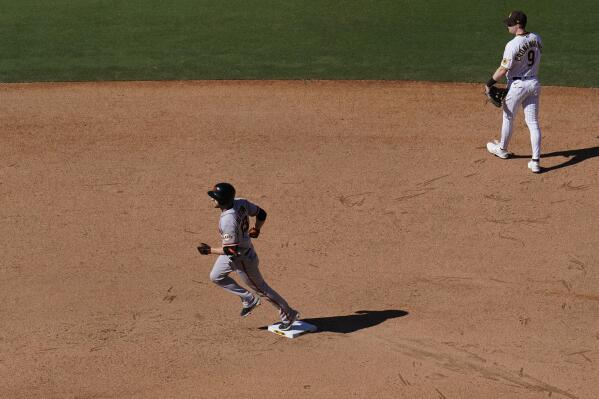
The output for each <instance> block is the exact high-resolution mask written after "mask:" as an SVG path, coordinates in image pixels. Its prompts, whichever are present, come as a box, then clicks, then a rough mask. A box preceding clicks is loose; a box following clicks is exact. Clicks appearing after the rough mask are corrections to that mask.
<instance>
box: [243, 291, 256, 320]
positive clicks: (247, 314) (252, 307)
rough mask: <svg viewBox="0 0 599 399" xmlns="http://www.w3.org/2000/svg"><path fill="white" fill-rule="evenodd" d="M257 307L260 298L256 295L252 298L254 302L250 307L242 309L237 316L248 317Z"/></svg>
mask: <svg viewBox="0 0 599 399" xmlns="http://www.w3.org/2000/svg"><path fill="white" fill-rule="evenodd" d="M258 305H260V297H259V296H258V295H256V297H255V298H254V302H252V303H250V306H248V307H243V308H242V309H241V313H240V314H239V315H240V316H241V317H246V316H249V315H250V314H251V313H252V311H253V310H254V309H256V307H257V306H258Z"/></svg>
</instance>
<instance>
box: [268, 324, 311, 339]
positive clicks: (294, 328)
mask: <svg viewBox="0 0 599 399" xmlns="http://www.w3.org/2000/svg"><path fill="white" fill-rule="evenodd" d="M316 330H317V328H316V326H315V325H313V324H310V323H306V322H305V321H301V320H298V321H294V322H293V324H292V325H291V328H290V329H289V330H287V331H281V330H279V323H277V324H271V325H270V326H268V331H270V332H271V333H275V334H277V335H280V336H282V337H287V338H297V337H299V336H300V335H302V334H305V333H308V332H314V331H316Z"/></svg>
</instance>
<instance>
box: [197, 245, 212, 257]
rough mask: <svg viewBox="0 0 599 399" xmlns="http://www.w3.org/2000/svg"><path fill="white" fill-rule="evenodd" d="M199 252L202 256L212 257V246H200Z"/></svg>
mask: <svg viewBox="0 0 599 399" xmlns="http://www.w3.org/2000/svg"><path fill="white" fill-rule="evenodd" d="M198 251H199V252H200V253H201V254H202V255H210V245H208V244H206V243H202V244H200V246H199V247H198Z"/></svg>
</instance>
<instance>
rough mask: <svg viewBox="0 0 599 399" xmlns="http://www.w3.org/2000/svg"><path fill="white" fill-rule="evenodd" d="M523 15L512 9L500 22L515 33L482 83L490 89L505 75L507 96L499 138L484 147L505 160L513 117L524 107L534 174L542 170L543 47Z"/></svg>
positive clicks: (531, 167) (507, 153) (512, 127)
mask: <svg viewBox="0 0 599 399" xmlns="http://www.w3.org/2000/svg"><path fill="white" fill-rule="evenodd" d="M526 20H527V18H526V14H524V13H523V12H522V11H513V12H511V13H510V15H509V16H508V18H507V19H505V20H504V21H503V22H504V23H505V25H506V26H507V29H508V31H509V32H510V33H511V34H512V35H515V37H514V38H513V39H512V40H510V41H509V42H508V43H507V45H506V46H505V51H504V52H503V59H502V61H501V65H500V66H499V68H497V70H496V71H495V73H494V74H493V76H492V77H491V79H489V81H488V82H487V84H486V85H485V93H487V94H488V93H489V88H490V87H491V86H493V85H494V84H495V83H497V81H498V80H500V79H502V78H503V77H507V89H508V92H507V96H506V97H505V100H504V102H503V125H502V127H501V140H499V141H497V140H495V141H493V142H490V143H487V150H488V151H489V152H490V153H491V154H493V155H496V156H498V157H499V158H503V159H506V158H508V157H509V155H510V153H509V152H508V151H507V149H508V146H509V143H510V138H511V136H512V131H513V129H514V116H515V115H516V112H517V110H518V107H519V106H520V105H522V107H523V108H524V118H525V120H526V125H527V126H528V129H529V130H530V142H531V147H532V159H531V160H530V162H528V168H529V169H530V170H531V171H533V172H534V173H539V172H541V166H540V163H539V160H540V157H541V128H540V127H539V122H538V115H539V95H540V94H541V84H540V83H539V79H538V74H539V64H540V62H541V50H542V48H543V46H542V43H541V37H540V36H539V35H537V34H536V33H532V32H528V31H526Z"/></svg>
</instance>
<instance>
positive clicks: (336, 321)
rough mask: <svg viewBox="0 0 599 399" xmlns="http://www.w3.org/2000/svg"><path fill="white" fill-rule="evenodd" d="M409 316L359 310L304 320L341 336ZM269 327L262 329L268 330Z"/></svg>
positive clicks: (399, 312) (322, 330)
mask: <svg viewBox="0 0 599 399" xmlns="http://www.w3.org/2000/svg"><path fill="white" fill-rule="evenodd" d="M406 315H408V312H406V311H404V310H358V311H357V312H356V313H355V314H351V315H347V316H331V317H317V318H312V319H302V321H305V322H306V323H310V324H314V325H315V326H316V327H318V330H317V331H316V332H314V333H312V334H316V333H319V332H334V333H340V334H349V333H352V332H355V331H358V330H363V329H365V328H369V327H373V326H376V325H377V324H381V323H383V322H384V321H386V320H389V319H395V318H397V317H403V316H406ZM267 328H268V327H260V329H261V330H266V329H267Z"/></svg>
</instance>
